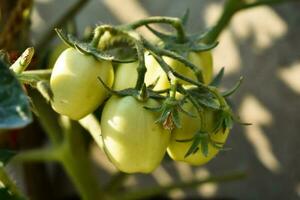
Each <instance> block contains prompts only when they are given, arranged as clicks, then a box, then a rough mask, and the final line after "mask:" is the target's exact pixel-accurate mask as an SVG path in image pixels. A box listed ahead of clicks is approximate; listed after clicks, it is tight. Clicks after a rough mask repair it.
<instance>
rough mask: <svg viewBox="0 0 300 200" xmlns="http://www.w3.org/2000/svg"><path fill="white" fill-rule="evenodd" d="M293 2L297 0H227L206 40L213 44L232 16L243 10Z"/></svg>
mask: <svg viewBox="0 0 300 200" xmlns="http://www.w3.org/2000/svg"><path fill="white" fill-rule="evenodd" d="M289 1H290V2H291V1H297V0H260V1H259V0H258V1H255V2H253V3H245V2H244V1H241V0H227V1H226V2H225V5H224V9H223V12H222V15H221V16H220V18H219V19H218V21H217V23H216V25H215V26H214V27H213V28H212V30H211V31H210V32H209V33H208V34H207V36H206V38H205V42H206V43H207V44H211V43H212V42H215V41H216V40H217V39H218V37H219V36H220V34H221V33H222V31H223V30H224V29H225V28H226V27H227V25H228V24H229V23H230V21H231V19H232V17H233V16H234V15H235V14H236V13H237V12H238V11H241V10H245V9H249V8H253V7H256V6H260V5H271V4H276V3H284V2H289Z"/></svg>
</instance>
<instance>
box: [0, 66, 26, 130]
mask: <svg viewBox="0 0 300 200" xmlns="http://www.w3.org/2000/svg"><path fill="white" fill-rule="evenodd" d="M31 121H32V114H31V111H30V106H29V101H28V98H27V96H26V95H25V94H24V91H23V89H22V86H21V84H20V83H19V82H18V80H17V78H16V77H15V76H14V75H13V73H12V72H11V71H10V70H9V69H8V66H7V65H6V64H5V63H4V62H3V61H2V60H0V128H5V129H11V128H20V127H24V126H26V125H28V124H29V123H31Z"/></svg>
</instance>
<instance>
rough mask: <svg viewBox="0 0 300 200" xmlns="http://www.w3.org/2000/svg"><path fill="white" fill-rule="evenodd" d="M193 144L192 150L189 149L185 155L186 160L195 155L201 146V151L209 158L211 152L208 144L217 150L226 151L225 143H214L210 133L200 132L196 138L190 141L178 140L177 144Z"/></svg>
mask: <svg viewBox="0 0 300 200" xmlns="http://www.w3.org/2000/svg"><path fill="white" fill-rule="evenodd" d="M191 141H192V144H191V146H190V148H189V149H188V151H187V152H186V153H185V155H184V158H187V157H188V156H190V155H192V154H195V153H197V152H198V151H199V146H200V147H201V149H200V151H201V153H202V154H203V155H204V156H205V157H207V156H208V154H209V150H208V144H211V145H212V146H213V147H215V148H216V149H219V150H221V149H224V148H223V145H224V143H222V142H217V141H214V140H213V139H212V138H211V137H210V135H209V133H207V132H203V131H200V130H198V131H197V132H196V133H195V135H194V137H192V138H190V139H181V140H176V142H183V143H184V142H191Z"/></svg>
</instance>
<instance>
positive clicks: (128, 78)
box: [113, 51, 213, 90]
mask: <svg viewBox="0 0 300 200" xmlns="http://www.w3.org/2000/svg"><path fill="white" fill-rule="evenodd" d="M188 59H189V60H190V61H191V62H192V63H193V64H195V65H196V66H198V67H199V68H200V69H201V70H202V72H203V77H204V83H205V84H209V83H210V82H211V80H212V75H213V74H212V73H213V63H212V62H213V61H212V55H211V52H210V51H206V52H200V53H194V52H191V53H189V55H188ZM164 60H165V62H166V63H167V64H168V65H169V66H171V67H172V68H173V69H174V70H176V71H177V72H178V73H181V74H182V75H184V76H187V77H189V78H191V79H193V80H196V77H195V75H194V74H193V71H192V70H191V69H189V68H188V67H186V66H184V64H182V63H181V62H179V61H177V60H175V59H173V58H169V57H164ZM145 65H146V68H147V72H146V75H145V83H146V85H147V86H148V85H150V84H153V83H155V81H156V80H157V79H158V82H157V84H156V86H155V87H154V90H163V89H167V88H169V87H170V83H169V81H168V78H167V76H166V74H165V73H164V71H163V70H162V68H161V67H160V66H159V64H158V63H157V61H156V60H155V59H154V57H153V56H151V55H149V53H145ZM137 66H138V63H137V62H133V63H123V64H120V65H119V66H118V67H117V69H116V73H115V83H114V86H113V88H114V89H115V90H122V89H126V88H129V87H134V86H135V83H136V80H137V71H136V68H137ZM180 83H182V84H187V82H185V81H180Z"/></svg>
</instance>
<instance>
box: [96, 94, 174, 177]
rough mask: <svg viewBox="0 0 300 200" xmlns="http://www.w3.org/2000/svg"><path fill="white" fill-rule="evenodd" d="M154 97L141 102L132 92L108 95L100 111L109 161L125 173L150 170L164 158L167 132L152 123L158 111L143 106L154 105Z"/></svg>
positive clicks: (155, 103)
mask: <svg viewBox="0 0 300 200" xmlns="http://www.w3.org/2000/svg"><path fill="white" fill-rule="evenodd" d="M157 105H158V102H157V101H155V100H151V99H149V100H147V101H146V102H141V101H138V100H137V99H135V98H134V97H132V96H126V97H117V96H113V97H111V98H110V99H109V100H108V102H107V103H106V104H105V106H104V110H103V112H102V118H101V125H102V138H103V144H104V150H105V152H106V154H107V156H108V157H109V159H110V161H111V162H112V163H113V164H114V165H115V166H116V167H117V168H118V169H119V170H121V171H123V172H127V173H136V172H142V173H150V172H152V171H153V170H154V169H155V168H156V167H157V166H158V165H159V164H160V162H161V160H162V159H163V157H164V155H165V152H166V148H167V146H168V144H169V140H170V133H169V132H167V131H166V130H164V129H163V127H162V126H161V125H160V124H157V123H155V120H156V119H157V117H158V115H157V114H156V113H153V112H151V111H149V110H146V109H145V108H144V107H145V106H157Z"/></svg>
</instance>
